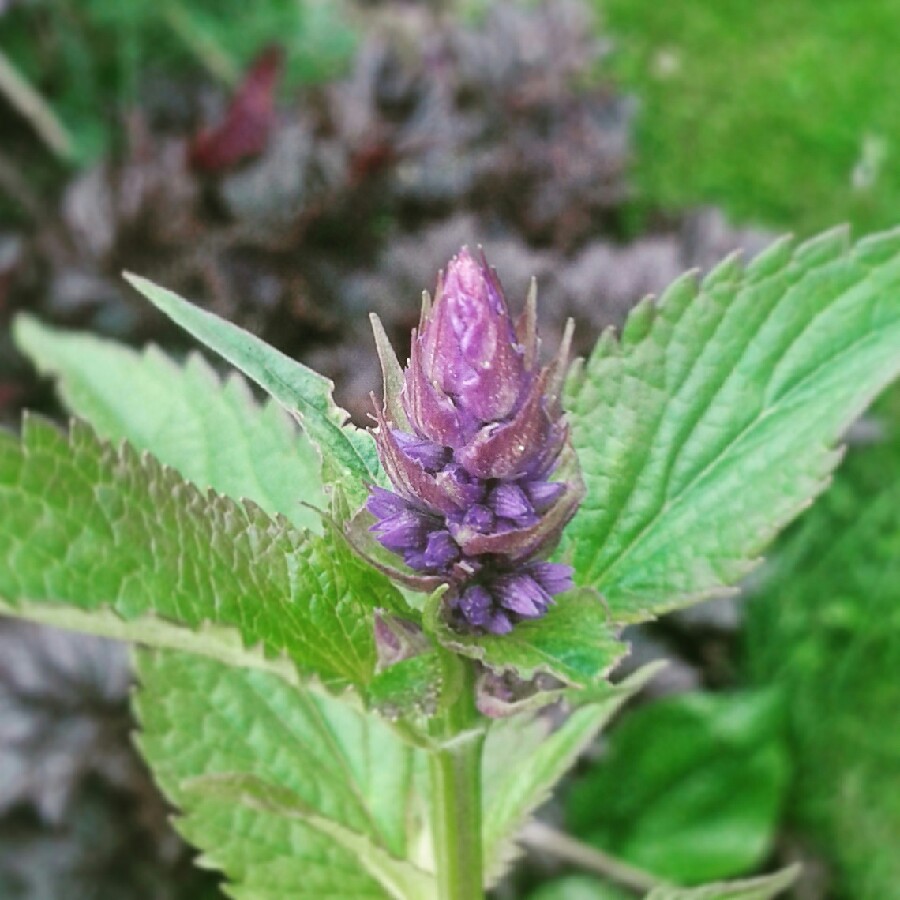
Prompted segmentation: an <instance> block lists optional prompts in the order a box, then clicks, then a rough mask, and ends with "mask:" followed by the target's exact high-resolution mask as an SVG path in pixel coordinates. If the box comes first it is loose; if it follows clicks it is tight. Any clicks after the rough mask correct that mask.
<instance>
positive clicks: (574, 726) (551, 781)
mask: <svg viewBox="0 0 900 900" xmlns="http://www.w3.org/2000/svg"><path fill="white" fill-rule="evenodd" d="M659 668H660V667H659V666H658V665H651V666H645V667H644V668H643V669H641V670H639V671H638V672H636V673H635V674H634V675H632V676H631V677H630V678H628V679H627V680H626V681H624V682H622V683H621V684H619V685H615V686H612V685H607V686H606V687H604V688H603V689H598V690H596V691H595V693H596V694H597V695H598V696H597V698H596V699H593V700H590V701H588V702H585V703H584V704H583V705H581V706H579V707H578V708H576V709H575V710H574V711H573V712H572V713H571V714H570V715H569V716H568V718H567V719H566V720H565V722H563V724H562V725H561V726H560V727H559V728H557V729H556V730H555V731H552V732H550V721H549V720H548V719H547V717H546V716H536V715H534V714H532V715H531V716H521V715H520V716H511V717H510V718H507V719H499V720H497V721H495V722H493V723H491V726H490V729H489V730H488V733H487V738H486V740H485V745H484V760H485V762H484V788H483V791H484V817H483V824H482V832H483V835H484V859H485V868H486V870H487V872H488V876H489V878H490V880H491V881H494V880H496V879H497V878H498V877H499V876H500V875H501V874H502V873H503V871H504V870H505V868H506V867H507V865H508V863H509V862H510V861H511V860H512V859H513V858H515V856H516V851H515V848H514V846H513V845H512V842H513V841H514V840H515V838H516V835H517V834H518V832H519V830H520V829H521V828H522V826H523V825H524V824H525V822H526V821H527V820H528V817H529V816H530V815H531V814H532V813H533V812H534V810H536V809H537V808H538V807H539V806H540V805H541V804H543V803H544V802H546V801H547V800H549V799H550V795H551V793H552V791H553V788H554V787H555V786H556V784H557V783H558V782H559V780H560V779H561V778H562V777H563V776H564V775H565V774H566V772H568V771H569V769H571V768H572V766H573V765H574V764H575V763H576V762H577V761H578V759H579V757H580V756H581V754H582V753H583V752H584V751H585V750H586V749H587V748H588V746H590V744H591V743H592V742H593V741H594V740H595V739H596V737H597V735H598V734H599V733H600V731H601V730H602V729H603V728H604V727H605V726H606V724H607V723H608V722H609V720H610V719H611V718H612V716H613V715H615V713H616V712H618V710H619V709H620V708H621V706H622V704H623V703H625V702H626V701H627V700H628V699H629V698H631V697H633V696H634V695H635V694H636V693H637V692H638V691H640V690H641V689H642V688H643V687H644V685H646V684H647V682H648V681H649V680H650V679H651V678H652V677H653V676H654V675H655V674H656V673H657V672H658V671H659ZM511 763H512V764H511Z"/></svg>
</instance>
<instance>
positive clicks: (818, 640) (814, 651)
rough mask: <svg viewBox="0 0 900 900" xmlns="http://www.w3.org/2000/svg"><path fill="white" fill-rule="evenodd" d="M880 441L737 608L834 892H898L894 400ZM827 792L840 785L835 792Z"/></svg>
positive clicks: (898, 467)
mask: <svg viewBox="0 0 900 900" xmlns="http://www.w3.org/2000/svg"><path fill="white" fill-rule="evenodd" d="M885 399H886V400H887V401H888V403H887V404H886V405H885V406H882V408H881V409H880V410H879V412H880V413H882V414H883V418H882V420H881V427H882V432H883V435H884V437H885V441H884V442H883V443H879V444H875V445H872V446H867V447H854V448H853V449H852V450H851V452H850V453H849V455H848V459H847V462H846V464H845V465H844V466H842V467H841V470H840V472H839V473H838V475H837V478H836V479H835V483H834V486H833V487H832V488H831V489H830V490H829V491H828V493H827V494H826V495H825V497H823V498H822V500H821V501H820V502H819V503H817V504H816V506H815V507H814V508H813V509H812V510H811V511H810V513H808V514H807V515H805V516H804V517H803V518H802V519H801V520H800V521H799V522H798V523H797V525H796V526H795V527H794V528H793V529H792V530H791V531H789V532H788V533H787V534H786V535H785V539H784V540H783V541H781V542H780V543H779V544H778V545H777V546H776V552H775V553H774V554H773V557H772V561H771V564H770V565H768V566H767V567H766V569H765V570H764V571H763V573H762V575H763V576H764V577H763V578H762V580H761V583H760V585H759V586H758V588H757V590H756V591H755V592H754V595H753V597H752V599H751V601H750V602H749V603H748V604H747V634H746V639H745V641H744V657H745V659H746V661H747V672H748V674H749V677H751V678H752V679H753V681H754V683H756V684H760V685H774V686H776V687H778V688H779V689H780V690H782V691H783V692H784V695H785V697H787V698H788V699H789V701H790V702H789V703H788V704H786V712H787V715H788V725H789V730H790V740H791V749H792V752H793V754H794V757H795V761H796V762H795V768H796V776H795V781H794V784H793V785H792V794H791V804H790V808H789V811H788V812H789V814H790V819H791V825H792V827H793V828H794V829H795V830H797V831H802V832H805V833H806V834H807V835H808V836H809V837H810V838H811V839H812V840H813V841H814V842H815V844H816V845H817V846H818V847H820V848H821V849H822V851H823V852H824V853H825V854H827V857H828V859H829V861H830V862H831V863H832V864H833V868H834V875H835V881H836V882H837V884H836V886H835V887H834V891H835V894H836V895H840V896H846V897H854V898H857V897H858V898H865V900H870V898H871V900H879V898H882V897H890V896H892V895H893V894H894V893H895V892H896V889H897V885H898V884H900V857H898V855H897V854H896V853H893V852H884V851H881V850H879V848H886V847H892V846H895V844H896V842H897V835H898V834H900V792H898V791H897V790H896V789H895V788H893V787H890V788H888V786H893V785H897V784H900V703H898V693H897V678H896V674H897V673H898V672H900V517H898V509H900V418H898V416H900V394H898V393H897V391H896V390H892V391H891V392H890V394H889V396H888V397H886V398H885ZM837 786H839V789H837Z"/></svg>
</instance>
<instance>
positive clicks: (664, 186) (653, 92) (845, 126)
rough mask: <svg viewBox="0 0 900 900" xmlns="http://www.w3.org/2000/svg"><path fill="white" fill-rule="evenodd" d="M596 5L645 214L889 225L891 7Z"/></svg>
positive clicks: (790, 0)
mask: <svg viewBox="0 0 900 900" xmlns="http://www.w3.org/2000/svg"><path fill="white" fill-rule="evenodd" d="M595 2H596V3H597V6H598V8H599V9H600V10H601V12H602V13H603V14H604V16H605V19H606V22H605V25H606V26H607V28H608V30H609V31H610V32H611V33H612V35H613V37H614V39H615V40H616V44H615V46H616V52H615V53H614V56H613V60H614V63H613V66H614V70H615V72H616V74H617V76H618V77H619V78H621V79H622V81H623V82H624V84H625V85H626V86H627V87H629V88H631V89H633V90H634V91H635V92H636V94H637V95H638V97H639V100H640V104H641V107H640V114H639V129H638V130H639V139H638V152H637V155H636V166H637V178H638V181H639V183H640V187H641V190H642V193H643V194H644V196H645V199H646V201H647V202H648V203H650V204H652V205H654V206H658V205H662V206H664V207H669V208H671V207H676V208H680V207H684V206H693V205H695V204H696V203H697V202H698V201H705V202H710V203H716V204H719V205H722V206H724V207H725V208H726V209H727V210H728V212H729V213H731V214H732V215H733V216H734V217H735V218H736V219H737V220H741V221H759V222H762V223H765V224H768V225H772V226H779V227H788V228H796V229H798V230H799V231H800V232H810V231H812V230H815V229H817V228H820V227H822V225H823V224H825V223H828V222H834V221H845V220H850V221H851V222H852V223H853V224H854V225H855V226H857V227H858V228H860V229H862V230H864V231H868V230H873V229H876V228H879V227H882V226H884V225H885V224H887V223H890V222H893V221H894V220H895V219H896V216H897V208H898V203H900V167H898V165H897V154H898V152H900V106H898V105H897V103H896V94H895V90H894V85H895V84H896V40H897V34H898V32H900V6H898V4H896V3H893V2H890V0H855V2H853V3H839V2H838V3H836V2H826V3H820V2H817V0H786V2H782V3H748V2H746V0H699V2H697V0H694V2H691V0H676V2H671V3H659V2H656V0H595Z"/></svg>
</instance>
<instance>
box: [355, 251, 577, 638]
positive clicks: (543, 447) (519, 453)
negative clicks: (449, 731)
mask: <svg viewBox="0 0 900 900" xmlns="http://www.w3.org/2000/svg"><path fill="white" fill-rule="evenodd" d="M535 321H536V316H535V300H534V293H533V292H532V293H531V295H530V296H529V300H528V303H527V305H526V308H525V311H524V312H523V314H522V316H521V317H520V318H519V319H518V321H516V322H513V321H512V318H511V316H510V313H509V309H508V307H507V304H506V299H505V297H504V295H503V290H502V288H501V286H500V282H499V280H498V278H497V275H496V273H495V272H494V271H493V270H492V269H490V268H489V267H488V265H487V262H486V260H485V259H484V257H483V255H482V257H481V259H480V260H476V259H475V258H474V257H473V256H472V255H471V254H470V253H469V251H468V250H466V249H465V248H463V249H462V250H461V251H460V253H459V254H458V255H457V256H455V257H454V258H453V259H452V260H451V261H450V264H449V265H448V267H447V272H446V275H445V276H444V277H442V278H441V279H440V280H439V281H438V287H437V293H436V298H435V302H434V306H433V307H432V308H429V304H428V302H427V300H426V303H425V305H424V306H423V310H422V317H421V319H420V322H419V327H418V329H417V330H416V331H414V332H413V339H412V350H411V354H410V360H409V363H408V365H407V366H406V368H405V370H404V371H403V384H402V387H401V388H400V390H399V395H398V396H392V397H388V396H386V398H385V406H384V408H383V409H381V410H376V418H377V421H378V429H377V431H376V433H375V438H376V442H377V445H378V452H379V455H380V457H381V461H382V464H383V465H384V469H385V471H386V473H387V476H388V478H389V480H390V482H391V485H392V487H393V491H388V490H385V489H384V488H381V487H374V486H373V487H372V488H371V493H370V496H369V501H368V504H367V508H368V510H369V512H371V513H372V515H374V516H375V518H376V519H377V521H376V523H375V524H374V525H373V526H372V529H371V530H372V531H373V533H374V534H375V536H376V537H377V538H378V540H379V541H380V542H381V544H382V545H383V546H384V547H386V548H387V549H388V550H390V551H392V552H394V553H397V554H399V555H400V556H401V557H402V558H403V560H404V562H405V563H406V564H407V566H409V567H410V568H412V569H414V570H415V571H416V572H419V573H421V574H422V575H427V576H437V577H438V578H440V579H441V580H445V581H446V582H447V583H448V584H449V585H450V588H451V589H450V591H448V593H447V595H446V597H447V600H446V602H447V608H448V618H449V619H450V621H451V623H452V624H453V625H454V627H456V628H458V629H460V630H467V631H470V632H489V633H492V634H505V633H507V632H509V631H510V630H512V628H513V626H514V625H515V624H516V623H517V622H521V621H525V620H527V619H537V618H540V617H541V616H543V615H544V614H545V613H546V612H547V610H548V609H549V607H550V606H551V605H552V603H553V602H554V601H553V597H554V595H556V594H559V593H562V592H563V591H566V590H568V589H569V588H571V587H572V580H571V569H570V568H569V567H568V566H565V565H562V564H560V563H551V562H546V561H545V558H546V556H547V555H548V554H549V553H550V552H551V551H552V550H553V548H554V547H555V546H556V545H557V543H558V542H559V538H560V535H561V533H562V529H563V527H564V526H565V525H566V523H567V522H568V521H569V520H570V519H571V518H572V516H573V515H574V514H575V511H576V509H577V508H578V504H579V503H580V502H581V498H582V494H583V487H582V483H581V479H580V477H579V475H578V470H577V465H576V464H575V463H574V453H573V452H572V450H571V447H570V445H569V440H568V426H567V425H566V422H565V419H564V418H563V411H562V407H561V405H560V398H559V395H560V390H561V387H562V382H563V378H564V376H565V369H566V366H567V356H568V339H567V340H564V341H563V347H562V349H561V351H560V355H559V357H558V358H557V359H556V360H555V361H554V362H552V363H551V364H550V365H548V366H546V367H543V368H541V367H540V365H539V363H538V354H539V341H538V337H537V333H536V329H535ZM388 390H389V387H388V385H387V384H386V385H385V391H386V393H387V392H388ZM389 410H392V411H393V413H389ZM563 470H565V471H566V475H565V476H563V475H561V474H560V473H561V472H562V471H563Z"/></svg>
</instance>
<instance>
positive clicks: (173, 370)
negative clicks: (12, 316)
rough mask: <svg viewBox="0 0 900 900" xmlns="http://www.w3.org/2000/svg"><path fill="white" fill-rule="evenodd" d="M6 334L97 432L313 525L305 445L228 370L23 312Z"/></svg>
mask: <svg viewBox="0 0 900 900" xmlns="http://www.w3.org/2000/svg"><path fill="white" fill-rule="evenodd" d="M15 338H16V343H17V344H18V345H19V347H20V348H21V349H22V350H23V351H24V352H25V353H27V354H28V355H29V356H30V357H31V359H32V360H33V361H34V363H35V364H36V365H37V367H38V369H39V370H40V371H41V372H42V373H43V374H45V375H52V376H53V377H55V378H57V379H58V389H59V394H60V397H61V399H62V401H63V403H65V405H66V406H67V407H68V408H69V409H70V410H71V411H72V412H73V413H75V415H76V416H78V417H79V418H81V419H84V420H85V421H87V422H89V423H90V425H91V426H92V427H93V428H94V430H95V431H96V432H97V433H98V434H99V435H100V437H102V438H104V439H106V440H112V441H119V440H127V441H128V442H129V443H130V444H132V445H133V446H134V447H136V448H137V449H138V450H148V451H149V452H150V453H152V454H153V455H154V456H155V457H156V458H157V459H159V460H160V462H163V463H165V464H166V465H168V466H172V467H173V468H174V469H177V470H178V471H179V472H180V473H181V474H182V475H183V476H184V477H185V478H186V479H188V481H193V482H194V484H196V485H198V486H199V487H201V488H207V487H211V488H213V489H214V490H216V491H217V492H218V493H220V494H225V495H226V496H229V497H232V498H234V499H236V500H239V499H244V498H246V499H249V500H252V501H253V502H254V503H257V504H258V505H259V506H261V507H262V508H263V509H264V510H265V511H266V512H267V513H269V514H270V515H275V514H277V513H281V514H282V515H284V516H286V517H287V518H288V519H290V520H291V521H292V522H293V523H294V524H295V525H299V526H302V527H307V528H312V529H314V530H321V526H320V522H319V518H318V516H317V515H316V513H315V512H313V510H311V509H310V508H309V506H314V507H317V508H322V507H324V505H325V500H324V495H323V492H322V486H321V479H320V477H319V469H320V467H321V463H320V461H319V459H318V458H317V454H316V452H315V450H314V449H313V448H312V446H311V445H310V443H309V441H308V439H307V438H306V436H305V435H304V434H302V433H300V432H298V431H297V429H296V427H295V426H294V424H293V422H292V421H291V420H290V418H289V417H288V416H287V415H285V413H284V412H283V411H282V409H281V407H279V406H278V405H276V404H274V403H271V402H270V403H267V404H265V405H264V406H262V407H260V406H259V405H258V404H257V403H256V402H255V401H254V400H253V397H252V395H251V393H250V390H249V388H248V387H247V384H246V382H245V381H244V380H243V379H242V378H241V377H240V376H239V375H238V374H237V373H234V374H232V375H231V376H230V377H229V378H228V379H227V380H226V381H225V382H222V381H220V380H219V377H218V376H217V375H216V373H215V372H214V371H213V370H212V368H211V367H210V366H209V365H208V364H207V363H206V361H205V360H204V359H203V358H202V357H200V356H198V355H196V354H192V355H191V356H190V357H189V358H188V360H187V362H186V363H185V364H184V365H183V366H179V365H177V364H176V363H174V362H173V361H172V360H170V359H169V358H168V357H167V356H165V355H164V354H163V353H162V352H161V351H160V350H158V349H157V348H155V347H150V348H148V349H147V350H145V351H144V352H142V353H137V352H135V351H134V350H132V349H131V348H129V347H125V346H123V345H121V344H117V343H116V342H114V341H108V340H103V339H101V338H97V337H93V336H92V335H89V334H78V333H74V332H65V331H60V330H57V329H55V328H48V327H46V326H44V325H41V324H40V323H39V322H38V321H36V320H35V319H32V318H30V317H28V316H19V317H18V319H17V320H16V323H15ZM303 504H309V506H305V505H303Z"/></svg>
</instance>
